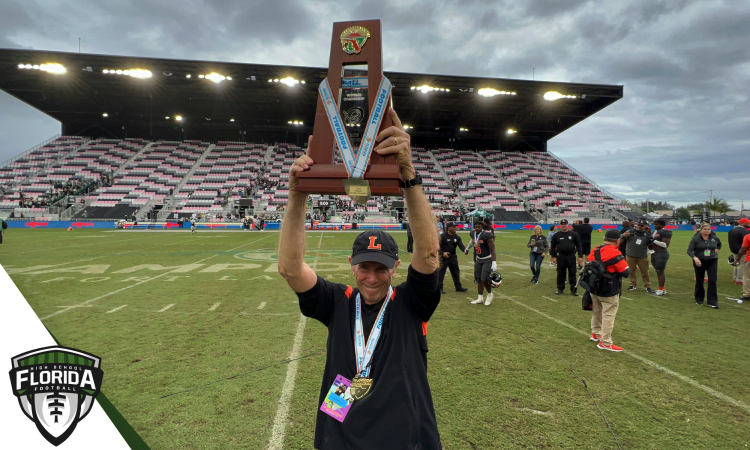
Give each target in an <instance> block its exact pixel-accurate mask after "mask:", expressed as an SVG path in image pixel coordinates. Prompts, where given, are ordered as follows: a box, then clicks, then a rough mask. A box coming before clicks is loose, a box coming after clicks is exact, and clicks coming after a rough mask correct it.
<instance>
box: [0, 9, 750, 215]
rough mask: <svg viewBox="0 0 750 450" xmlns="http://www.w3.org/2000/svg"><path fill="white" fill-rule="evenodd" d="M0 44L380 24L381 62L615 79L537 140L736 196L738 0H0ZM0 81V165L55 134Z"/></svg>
mask: <svg viewBox="0 0 750 450" xmlns="http://www.w3.org/2000/svg"><path fill="white" fill-rule="evenodd" d="M1 11H2V13H1V14H0V47H2V48H29V49H41V50H56V51H77V50H78V38H79V37H81V38H82V40H83V46H82V50H83V52H84V53H100V54H115V55H126V56H149V57H165V58H185V59H204V60H219V61H237V62H248V63H262V64H288V65H305V66H318V67H324V66H326V65H327V64H328V51H329V42H330V41H329V39H330V34H331V24H332V22H335V21H343V20H362V19H373V18H378V19H381V20H382V21H383V30H384V63H385V70H390V71H399V72H422V73H436V74H448V75H468V76H484V77H498V78H521V79H523V78H525V79H530V78H531V74H532V68H535V69H536V70H535V71H536V79H537V80H540V79H541V80H554V81H570V82H579V83H602V84H622V85H624V86H625V96H624V98H623V99H622V100H620V101H618V102H617V103H615V104H614V105H612V106H610V107H608V108H607V109H605V110H603V111H601V112H599V113H597V114H596V115H594V116H593V117H591V118H589V119H586V120H585V121H584V122H583V123H581V124H579V125H576V126H575V127H573V128H572V129H570V130H568V131H566V132H565V133H563V134H561V135H560V136H558V137H556V138H554V139H553V140H551V141H549V143H548V149H549V150H550V151H552V152H553V153H555V154H557V155H559V156H561V157H562V158H564V159H565V160H566V161H568V162H569V163H570V164H571V165H572V166H573V167H576V168H577V169H578V170H580V171H581V172H582V173H584V174H586V175H587V176H588V177H590V178H592V179H593V180H594V181H595V182H597V183H599V184H600V185H601V186H603V187H604V188H606V189H609V190H610V191H612V192H613V193H615V194H617V195H619V196H621V197H623V198H627V199H631V200H632V199H645V198H646V197H650V198H652V199H665V200H669V201H672V202H673V203H677V204H682V203H685V202H692V201H703V200H705V199H706V198H707V194H705V193H704V191H707V190H709V189H713V190H714V195H715V196H718V197H721V198H724V199H727V200H728V201H729V202H730V204H732V205H733V206H735V207H737V208H738V207H739V206H740V201H741V200H743V199H744V200H745V206H746V208H750V188H749V187H750V6H749V4H748V2H747V0H738V1H658V0H644V1H631V0H607V1H582V0H526V1H522V2H518V1H471V0H468V1H455V2H441V1H418V0H400V1H382V0H380V1H369V2H358V1H353V0H350V1H305V0H298V1H290V0H274V1H259V0H223V1H214V2H209V1H199V0H182V1H179V2H174V1H166V0H132V1H123V0H107V1H91V0H76V1H75V2H73V1H68V2H66V1H61V0H58V1H44V0H3V1H2V8H1ZM59 129H60V128H59V125H58V123H57V122H56V121H54V120H51V119H49V118H48V117H46V116H45V115H43V114H40V113H38V112H36V111H35V110H33V109H32V108H30V107H28V106H26V105H23V104H21V103H20V102H19V101H17V100H15V99H13V98H12V97H10V96H8V95H7V94H5V93H0V162H1V161H4V160H6V159H8V158H11V157H12V156H14V155H16V154H18V153H20V152H22V151H24V150H26V149H27V148H29V147H31V146H33V145H34V144H36V143H38V142H41V141H43V140H45V139H47V138H48V137H50V136H52V135H54V134H56V133H59Z"/></svg>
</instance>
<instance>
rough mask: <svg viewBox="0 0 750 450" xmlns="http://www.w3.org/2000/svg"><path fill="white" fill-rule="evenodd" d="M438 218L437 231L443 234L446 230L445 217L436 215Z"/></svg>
mask: <svg viewBox="0 0 750 450" xmlns="http://www.w3.org/2000/svg"><path fill="white" fill-rule="evenodd" d="M436 220H437V232H438V234H442V233H443V232H444V231H445V225H444V224H443V218H442V217H436Z"/></svg>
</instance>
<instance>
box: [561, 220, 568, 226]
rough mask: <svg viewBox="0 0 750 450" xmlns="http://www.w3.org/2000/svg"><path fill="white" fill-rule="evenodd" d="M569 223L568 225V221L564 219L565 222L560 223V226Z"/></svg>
mask: <svg viewBox="0 0 750 450" xmlns="http://www.w3.org/2000/svg"><path fill="white" fill-rule="evenodd" d="M567 223H568V219H563V220H561V221H560V225H562V224H567Z"/></svg>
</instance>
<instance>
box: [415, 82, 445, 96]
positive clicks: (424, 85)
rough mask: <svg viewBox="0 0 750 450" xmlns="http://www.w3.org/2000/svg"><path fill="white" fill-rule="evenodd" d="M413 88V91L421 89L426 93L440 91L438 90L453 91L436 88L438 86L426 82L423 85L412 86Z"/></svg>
mask: <svg viewBox="0 0 750 450" xmlns="http://www.w3.org/2000/svg"><path fill="white" fill-rule="evenodd" d="M411 90H412V91H415V90H416V91H420V92H421V93H423V94H426V93H428V92H432V91H438V92H450V91H451V90H450V89H446V88H436V87H433V86H428V85H426V84H423V85H422V86H412V87H411Z"/></svg>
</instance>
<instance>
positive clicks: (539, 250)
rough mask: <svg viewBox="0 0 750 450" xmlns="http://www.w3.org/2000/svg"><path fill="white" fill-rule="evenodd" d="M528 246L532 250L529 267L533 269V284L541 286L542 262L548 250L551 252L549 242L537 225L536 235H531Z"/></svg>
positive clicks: (535, 228)
mask: <svg viewBox="0 0 750 450" xmlns="http://www.w3.org/2000/svg"><path fill="white" fill-rule="evenodd" d="M526 246H527V247H529V249H531V252H530V253H529V266H530V267H531V275H532V277H531V282H532V283H534V284H539V275H540V274H541V273H542V261H543V260H544V255H545V254H546V253H547V250H549V242H548V241H547V238H546V237H544V235H543V234H542V227H541V226H539V225H537V226H535V227H534V234H533V235H531V237H530V238H529V242H528V243H527V244H526Z"/></svg>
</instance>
